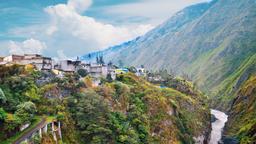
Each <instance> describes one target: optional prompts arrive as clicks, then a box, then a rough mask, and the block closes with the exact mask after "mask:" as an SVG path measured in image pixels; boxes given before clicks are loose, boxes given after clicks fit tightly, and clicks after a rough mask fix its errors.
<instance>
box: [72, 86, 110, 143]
mask: <svg viewBox="0 0 256 144" xmlns="http://www.w3.org/2000/svg"><path fill="white" fill-rule="evenodd" d="M75 99H76V100H75ZM75 99H73V100H72V99H69V106H70V110H71V113H72V115H73V117H74V120H75V121H76V126H77V127H78V128H79V130H80V132H81V135H82V141H87V142H88V143H109V137H110V134H111V131H110V130H109V129H108V126H107V125H108V124H107V115H108V113H109V108H108V105H107V103H106V102H105V101H104V99H102V97H101V96H99V95H98V94H97V93H96V92H94V91H93V90H88V91H86V92H84V93H81V94H78V95H76V97H75Z"/></svg>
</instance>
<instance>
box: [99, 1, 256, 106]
mask: <svg viewBox="0 0 256 144" xmlns="http://www.w3.org/2000/svg"><path fill="white" fill-rule="evenodd" d="M191 11H193V12H194V13H193V12H191ZM255 13H256V2H255V1H254V0H244V1H238V0H226V1H224V0H216V1H211V2H209V3H204V4H198V5H194V6H191V7H188V8H185V9H184V10H182V11H180V12H178V14H176V15H174V16H173V17H171V18H170V19H169V20H168V21H167V22H165V23H164V24H162V25H160V26H158V27H157V28H155V29H153V30H152V31H150V32H149V33H147V34H145V35H144V36H142V37H139V38H137V39H135V40H133V41H130V42H128V43H126V44H124V45H119V46H118V48H116V49H114V50H111V48H110V49H107V50H105V51H101V52H99V53H101V54H103V55H104V57H105V60H106V61H112V62H114V63H115V64H119V63H124V65H127V66H140V65H144V66H145V67H146V68H147V69H149V70H160V69H167V70H168V71H173V70H175V71H176V72H177V73H178V74H179V75H181V74H182V73H186V74H188V75H189V76H190V77H191V78H192V79H193V81H194V82H195V83H196V85H197V86H198V87H200V88H201V90H203V91H204V92H206V93H207V94H208V95H211V96H216V95H217V94H218V93H219V92H220V91H221V89H223V88H225V87H226V85H223V86H222V87H221V88H220V87H219V85H220V84H221V83H222V81H225V79H228V77H229V76H232V75H233V74H235V73H236V71H239V70H238V69H239V67H240V66H241V65H242V64H243V63H245V62H246V60H247V58H248V57H251V56H252V55H253V54H255V53H256V43H255V41H256V38H255V35H256V31H255V29H256V24H255V22H254V21H256V15H255ZM181 14H183V15H181ZM177 17H178V18H177ZM176 20H179V22H180V23H178V22H176ZM181 20H183V21H181ZM252 66H253V65H252ZM251 73H254V71H252V72H251ZM251 73H250V74H248V75H251ZM242 75H243V74H242V73H241V75H240V76H242ZM240 83H243V82H240ZM233 84H234V85H235V84H236V82H234V83H233ZM232 98H233V97H232ZM232 98H230V99H232ZM224 103H225V104H220V105H219V106H218V105H217V106H216V105H215V106H214V107H218V108H221V107H223V108H222V109H227V105H228V103H229V102H224Z"/></svg>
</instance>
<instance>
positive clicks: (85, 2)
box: [67, 0, 92, 12]
mask: <svg viewBox="0 0 256 144" xmlns="http://www.w3.org/2000/svg"><path fill="white" fill-rule="evenodd" d="M91 4H92V0H69V1H68V4H67V6H68V7H70V8H71V9H73V10H75V11H77V12H83V11H85V10H87V9H88V8H89V7H90V6H91Z"/></svg>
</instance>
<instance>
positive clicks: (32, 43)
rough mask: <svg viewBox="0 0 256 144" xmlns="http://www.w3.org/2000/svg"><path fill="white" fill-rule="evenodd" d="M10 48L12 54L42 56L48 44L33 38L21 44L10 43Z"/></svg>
mask: <svg viewBox="0 0 256 144" xmlns="http://www.w3.org/2000/svg"><path fill="white" fill-rule="evenodd" d="M8 47H9V53H10V54H24V53H26V54H41V53H42V50H43V49H46V44H45V43H44V42H40V41H39V40H35V39H33V38H31V39H27V40H25V41H23V42H20V43H19V42H14V41H10V42H9V46H8Z"/></svg>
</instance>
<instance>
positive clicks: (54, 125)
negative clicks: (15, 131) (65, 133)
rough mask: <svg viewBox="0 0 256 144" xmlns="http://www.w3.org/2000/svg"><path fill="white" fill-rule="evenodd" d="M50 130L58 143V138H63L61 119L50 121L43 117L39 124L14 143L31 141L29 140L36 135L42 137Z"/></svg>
mask: <svg viewBox="0 0 256 144" xmlns="http://www.w3.org/2000/svg"><path fill="white" fill-rule="evenodd" d="M48 132H50V133H51V134H52V135H53V139H54V141H55V142H56V143H58V139H59V140H62V135H61V123H60V121H54V120H53V121H51V122H48V121H47V120H46V118H43V119H42V120H41V122H40V123H39V124H37V125H36V126H35V127H34V128H33V129H31V130H30V131H28V132H26V133H24V134H23V135H22V136H20V137H19V138H18V139H17V140H16V141H15V142H13V144H20V143H22V142H29V140H30V139H31V138H32V137H33V136H34V135H37V134H38V135H39V137H40V138H42V135H43V133H45V134H47V133H48Z"/></svg>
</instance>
